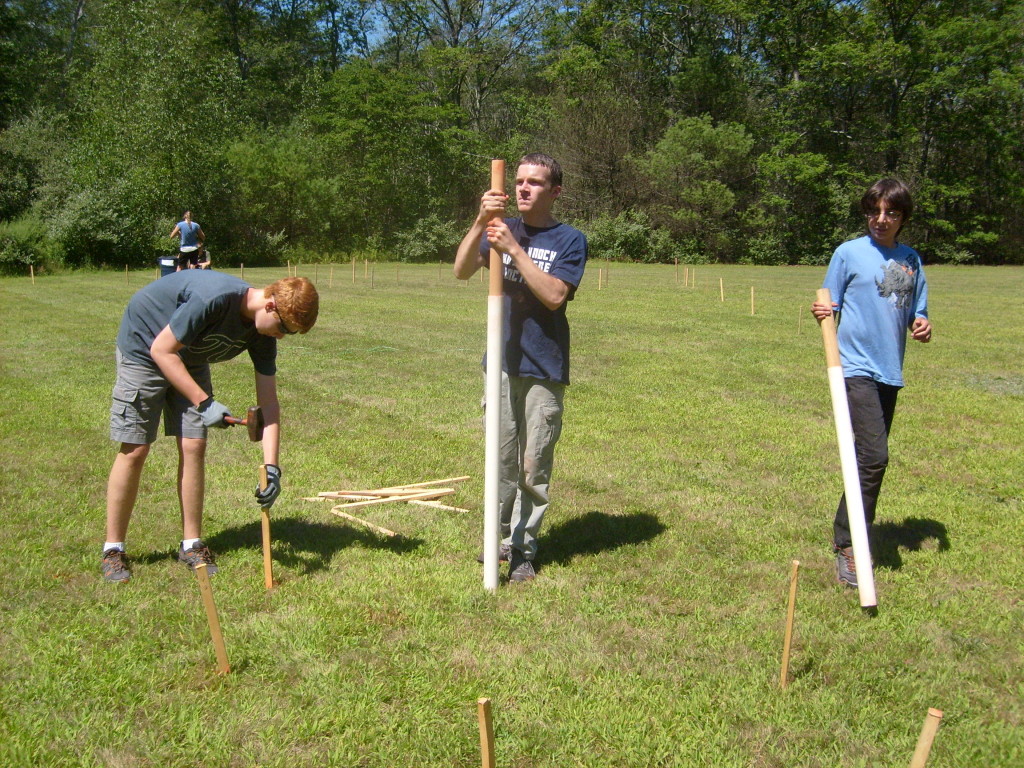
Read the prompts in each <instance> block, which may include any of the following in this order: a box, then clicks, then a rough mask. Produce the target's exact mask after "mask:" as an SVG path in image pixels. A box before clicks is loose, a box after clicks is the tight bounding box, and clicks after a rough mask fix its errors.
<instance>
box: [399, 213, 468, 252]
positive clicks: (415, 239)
mask: <svg viewBox="0 0 1024 768" xmlns="http://www.w3.org/2000/svg"><path fill="white" fill-rule="evenodd" d="M463 234H464V233H463V231H462V229H461V228H460V227H459V225H457V224H456V223H455V222H452V221H442V220H441V218H440V217H439V216H438V215H437V214H436V213H431V214H429V215H428V216H425V217H424V218H422V219H420V220H419V221H417V222H416V223H415V224H414V225H413V227H412V229H408V230H406V231H404V232H400V233H399V234H398V236H397V237H396V238H395V239H396V241H397V243H396V245H397V248H398V260H399V261H405V262H413V263H429V262H433V261H451V260H452V259H454V257H455V251H456V249H457V248H458V247H459V243H460V242H461V241H462V235H463Z"/></svg>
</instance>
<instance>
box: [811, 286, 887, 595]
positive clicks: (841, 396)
mask: <svg viewBox="0 0 1024 768" xmlns="http://www.w3.org/2000/svg"><path fill="white" fill-rule="evenodd" d="M817 299H818V302H819V303H823V304H826V305H828V306H832V295H831V293H830V292H829V290H828V289H827V288H822V289H820V290H819V291H818V293H817ZM820 323H821V336H822V340H823V341H824V343H825V365H826V366H827V368H828V388H829V391H830V392H831V394H832V416H833V419H834V421H835V424H836V438H837V439H838V441H839V461H840V464H841V465H842V468H843V490H844V491H845V492H846V512H847V517H848V518H849V524H850V538H851V543H852V544H853V564H854V567H855V568H856V569H857V591H858V592H859V593H860V605H861V608H866V609H874V608H875V607H877V605H878V600H877V598H876V596H875V574H874V571H873V570H872V568H871V547H870V545H869V544H868V526H867V522H866V521H865V519H864V497H863V496H862V495H861V492H860V474H859V473H858V471H857V452H856V450H855V449H854V440H853V424H852V422H851V421H850V404H849V402H848V401H847V399H846V380H845V378H844V377H843V365H842V361H841V359H840V356H839V342H838V339H837V337H836V324H835V320H834V319H833V318H832V316H829V317H826V318H825V319H824V320H821V321H820Z"/></svg>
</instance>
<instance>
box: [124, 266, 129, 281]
mask: <svg viewBox="0 0 1024 768" xmlns="http://www.w3.org/2000/svg"><path fill="white" fill-rule="evenodd" d="M124 284H125V285H128V265H127V264H125V265H124Z"/></svg>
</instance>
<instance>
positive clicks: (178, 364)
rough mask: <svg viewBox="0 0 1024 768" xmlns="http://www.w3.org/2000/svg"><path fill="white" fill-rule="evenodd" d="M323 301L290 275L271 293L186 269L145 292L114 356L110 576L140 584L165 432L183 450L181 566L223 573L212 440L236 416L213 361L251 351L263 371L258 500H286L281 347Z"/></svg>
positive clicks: (129, 314) (125, 321) (106, 550)
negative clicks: (138, 521) (206, 510)
mask: <svg viewBox="0 0 1024 768" xmlns="http://www.w3.org/2000/svg"><path fill="white" fill-rule="evenodd" d="M318 308H319V296H318V295H317V292H316V288H314V287H313V284H312V283H310V282H309V281H308V280H307V279H305V278H302V277H289V278H286V279H283V280H278V281H277V282H275V283H272V284H270V285H268V286H267V287H266V288H252V287H250V286H249V285H247V284H246V283H244V282H242V281H241V280H239V279H237V278H235V277H231V276H229V275H226V274H223V273H221V272H213V271H206V270H185V271H183V272H176V273H175V274H173V275H168V276H167V277H165V278H162V279H160V280H156V281H154V282H152V283H150V284H149V285H147V286H146V287H145V288H143V289H142V290H141V291H139V292H138V293H136V294H135V295H134V296H133V297H132V299H131V301H129V302H128V307H127V309H125V312H124V316H123V318H122V320H121V328H120V331H119V332H118V335H117V349H116V351H115V356H116V363H117V379H116V381H115V383H114V393H113V405H112V406H111V411H110V437H111V439H112V440H115V441H118V442H120V444H121V447H120V450H119V451H118V453H117V457H116V458H115V459H114V466H113V468H112V469H111V471H110V478H109V480H108V482H107V540H106V542H105V543H104V545H103V561H102V571H103V578H104V579H106V580H107V581H111V582H125V581H127V580H128V579H130V578H131V571H130V570H129V568H128V562H127V557H126V555H125V538H126V534H127V532H128V522H129V520H130V518H131V514H132V509H133V508H134V506H135V499H136V496H137V495H138V490H139V479H140V477H141V475H142V468H143V465H144V464H145V461H146V457H147V456H148V455H149V447H150V445H151V444H152V443H153V442H154V441H155V440H156V438H157V429H158V428H159V422H160V416H161V414H163V418H164V432H165V434H167V435H173V436H174V437H175V438H176V439H177V443H178V500H179V503H180V505H181V519H182V528H183V539H182V542H181V544H180V546H179V547H178V559H179V560H181V561H182V562H183V563H185V564H187V565H188V566H189V567H190V568H192V569H193V570H194V569H195V566H196V565H197V564H199V563H205V564H206V565H207V573H211V574H212V573H215V572H216V565H215V564H214V560H213V554H212V553H211V552H210V550H209V548H208V547H207V546H206V545H205V544H204V543H203V541H202V539H201V538H200V535H201V532H202V530H201V529H202V520H203V493H204V478H205V458H206V435H207V430H208V429H209V428H210V427H226V426H227V424H226V423H225V421H224V417H225V416H230V413H229V412H228V409H227V408H225V407H224V406H223V405H222V404H221V403H219V402H217V401H216V400H214V398H213V385H212V383H211V379H210V363H218V362H221V361H222V360H230V359H231V358H233V357H236V356H237V355H239V354H241V353H242V352H243V351H248V352H249V357H250V358H251V359H252V363H253V367H254V369H255V373H256V401H257V403H258V404H259V406H260V408H261V409H262V412H263V416H264V420H265V422H266V424H265V427H264V431H263V461H264V463H265V464H266V465H267V479H268V484H267V486H266V488H265V489H264V490H263V491H262V492H260V490H259V488H257V494H256V497H257V502H258V503H259V504H260V506H270V505H271V504H273V502H274V500H275V499H276V498H277V496H278V494H280V492H281V470H280V469H279V467H278V446H279V441H280V407H279V405H278V400H277V384H276V378H275V374H276V371H277V368H276V358H277V340H278V339H281V338H283V337H284V336H286V335H290V334H294V333H306V332H307V331H309V329H310V328H312V327H313V325H314V324H315V323H316V318H317V312H318Z"/></svg>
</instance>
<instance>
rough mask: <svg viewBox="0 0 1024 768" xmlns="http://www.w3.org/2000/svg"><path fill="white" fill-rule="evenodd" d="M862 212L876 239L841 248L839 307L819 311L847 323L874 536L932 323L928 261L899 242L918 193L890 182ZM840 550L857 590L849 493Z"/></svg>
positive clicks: (840, 568)
mask: <svg viewBox="0 0 1024 768" xmlns="http://www.w3.org/2000/svg"><path fill="white" fill-rule="evenodd" d="M860 207H861V212H862V213H863V214H864V217H865V219H866V220H867V227H868V234H867V235H865V236H863V237H860V238H857V239H856V240H850V241H848V242H846V243H843V244H842V245H840V246H839V247H838V248H837V249H836V251H835V253H834V254H833V255H832V261H831V262H830V263H829V265H828V271H827V272H826V274H825V282H824V283H823V284H822V288H828V289H829V292H830V293H831V294H832V306H831V307H830V306H828V305H827V304H825V303H823V302H817V301H816V302H814V303H813V304H811V311H812V312H813V313H814V316H815V317H816V318H817V319H818V320H824V319H825V318H826V317H828V316H829V315H830V314H831V313H833V312H835V313H836V317H837V321H838V323H839V325H838V331H837V335H838V338H839V356H840V358H841V360H842V364H843V378H844V379H845V380H846V396H847V399H848V400H849V404H850V421H851V422H852V426H853V437H854V446H855V450H856V455H857V471H858V472H859V474H860V490H861V495H862V496H863V499H864V519H865V522H866V523H867V525H868V530H869V532H870V529H871V525H872V523H873V522H874V520H875V507H876V505H877V503H878V494H879V492H880V491H881V489H882V478H883V477H884V476H885V469H886V467H887V466H888V464H889V430H890V429H891V428H892V420H893V414H894V413H895V410H896V395H897V394H898V393H899V391H900V388H901V387H903V354H904V352H905V350H906V347H907V331H908V330H909V332H910V338H912V339H915V340H917V341H920V342H925V343H927V342H929V341H931V338H932V325H931V322H929V320H928V283H927V282H926V281H925V277H924V270H923V269H922V268H921V257H920V256H918V255H917V252H916V251H915V250H914V249H913V248H910V247H909V246H906V245H903V244H902V243H898V242H896V236H897V235H898V234H899V233H900V231H901V230H902V229H903V226H904V225H905V224H906V223H907V221H908V220H909V219H910V215H911V213H912V212H913V210H914V207H913V202H912V200H911V197H910V190H909V189H907V187H906V186H905V185H904V184H903V182H901V181H898V180H896V179H882V180H880V181H878V182H876V183H875V184H874V185H873V186H872V187H871V188H870V189H869V190H868V191H867V192H865V193H864V196H863V197H862V198H861V201H860ZM832 547H833V549H834V551H835V554H836V576H837V578H838V579H839V583H840V584H844V585H846V586H848V587H856V586H857V569H856V567H855V566H854V561H853V541H852V539H851V537H850V521H849V516H848V514H847V509H846V495H845V494H843V496H842V497H841V498H840V499H839V507H838V509H837V510H836V516H835V521H834V523H833V539H832Z"/></svg>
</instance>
